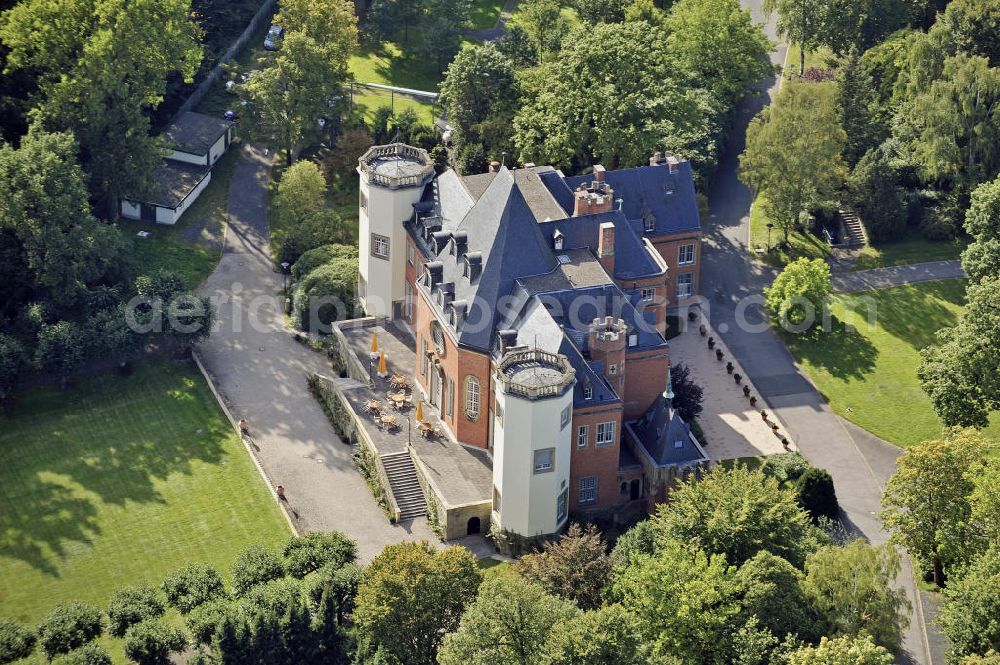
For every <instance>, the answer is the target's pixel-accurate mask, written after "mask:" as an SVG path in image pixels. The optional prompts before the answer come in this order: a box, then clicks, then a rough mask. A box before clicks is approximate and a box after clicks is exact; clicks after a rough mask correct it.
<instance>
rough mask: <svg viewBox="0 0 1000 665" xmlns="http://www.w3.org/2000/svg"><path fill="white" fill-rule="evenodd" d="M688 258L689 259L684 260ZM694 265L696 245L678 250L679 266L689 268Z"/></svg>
mask: <svg viewBox="0 0 1000 665" xmlns="http://www.w3.org/2000/svg"><path fill="white" fill-rule="evenodd" d="M685 256H687V258H684V257H685ZM693 263H694V245H693V244H692V245H681V246H680V247H678V248H677V265H679V266H689V265H692V264H693Z"/></svg>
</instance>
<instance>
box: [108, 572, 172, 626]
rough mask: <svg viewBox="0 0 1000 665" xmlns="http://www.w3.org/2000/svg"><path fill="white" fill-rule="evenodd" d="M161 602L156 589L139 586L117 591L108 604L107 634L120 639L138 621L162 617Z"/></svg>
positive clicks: (143, 585) (144, 585) (145, 585)
mask: <svg viewBox="0 0 1000 665" xmlns="http://www.w3.org/2000/svg"><path fill="white" fill-rule="evenodd" d="M163 611H164V608H163V601H161V600H160V596H159V594H158V593H157V592H156V589H154V588H153V587H151V586H149V585H147V584H141V585H138V586H127V587H122V588H121V589H118V590H117V591H115V592H114V593H113V594H112V595H111V602H110V603H109V604H108V632H109V633H111V634H112V635H114V636H115V637H121V636H122V635H124V634H125V631H126V630H128V629H129V628H130V627H132V626H134V625H135V624H137V623H139V622H140V621H145V620H146V619H155V618H157V617H161V616H163Z"/></svg>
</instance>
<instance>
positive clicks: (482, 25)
mask: <svg viewBox="0 0 1000 665" xmlns="http://www.w3.org/2000/svg"><path fill="white" fill-rule="evenodd" d="M503 4H504V0H472V7H471V16H470V17H469V28H471V29H472V30H489V29H490V28H492V27H493V26H494V25H496V24H497V20H498V19H499V18H500V10H501V9H503Z"/></svg>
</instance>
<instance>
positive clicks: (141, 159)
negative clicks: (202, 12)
mask: <svg viewBox="0 0 1000 665" xmlns="http://www.w3.org/2000/svg"><path fill="white" fill-rule="evenodd" d="M5 18H6V20H5V21H4V23H3V26H2V29H0V39H2V40H3V42H4V43H5V44H6V45H7V46H8V47H9V48H10V49H11V50H10V53H9V55H8V59H7V65H8V68H9V69H11V70H20V69H29V70H33V71H35V72H37V74H38V81H39V88H40V89H41V97H40V100H39V103H38V106H37V107H36V108H35V109H34V111H33V115H34V117H35V118H36V119H38V120H40V121H41V122H42V124H43V126H44V127H45V128H46V129H48V130H50V131H71V132H72V133H73V134H74V135H75V136H76V139H77V140H78V141H79V142H80V146H81V152H80V157H81V164H82V165H83V168H84V170H85V171H86V172H87V174H88V176H89V180H90V191H91V193H92V194H93V195H94V197H95V199H97V200H100V201H101V202H102V203H103V204H104V207H105V211H106V213H107V214H108V215H109V216H112V217H114V216H117V214H118V212H117V210H118V199H119V197H121V196H122V195H123V194H125V193H130V194H142V193H145V192H147V191H149V190H150V188H151V187H152V186H153V183H152V181H151V174H152V171H153V168H154V167H155V166H156V164H157V163H158V162H159V160H160V158H161V157H162V156H163V147H162V144H161V142H160V139H158V138H157V137H152V136H150V135H149V129H150V123H149V118H148V112H149V111H151V110H153V109H155V108H156V107H157V106H159V104H160V102H161V101H162V100H163V94H164V91H165V90H166V86H167V80H168V77H171V76H178V77H179V78H180V79H182V80H184V81H185V82H191V81H192V80H193V77H194V74H195V72H196V71H197V69H198V66H199V65H200V63H201V57H202V48H201V45H200V44H199V36H200V31H199V28H198V25H197V23H196V22H195V20H194V16H193V14H192V12H191V1H190V0H136V1H134V2H122V1H121V0H93V1H91V2H79V3H77V2H66V3H51V2H46V1H45V0H31V1H30V2H22V3H19V4H18V5H16V6H15V7H14V8H13V9H11V10H10V11H9V12H8V13H7V14H6V15H5ZM53 25H60V26H70V25H72V26H73V27H72V28H69V29H66V28H65V27H64V28H61V29H59V30H52V29H51V27H52V26H53Z"/></svg>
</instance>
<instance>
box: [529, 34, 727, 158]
mask: <svg viewBox="0 0 1000 665" xmlns="http://www.w3.org/2000/svg"><path fill="white" fill-rule="evenodd" d="M663 38H664V35H663V32H662V30H660V29H657V28H654V27H653V26H650V25H649V24H647V23H644V22H635V23H625V24H621V25H619V24H613V25H611V24H605V23H601V24H598V25H596V26H594V27H593V28H591V29H590V30H587V31H581V32H577V33H574V35H573V39H568V40H566V42H565V44H564V47H563V49H562V51H560V53H559V58H558V59H553V60H552V61H550V62H546V63H545V64H544V65H543V66H542V67H541V69H540V70H538V71H537V72H536V73H535V74H534V75H532V76H531V77H527V78H526V79H525V81H524V86H525V90H524V94H523V99H524V100H525V103H524V104H523V105H522V106H521V108H520V109H519V110H518V112H517V114H516V116H515V118H514V142H515V145H516V146H517V149H518V151H519V153H520V158H521V160H522V161H526V162H527V161H532V162H541V163H550V164H553V165H554V166H558V167H563V168H570V167H572V168H577V169H579V168H583V167H585V166H591V165H592V164H594V163H595V162H599V163H601V164H603V165H604V166H606V167H607V168H609V169H615V168H619V167H625V166H634V165H637V164H647V163H648V160H649V156H650V155H651V154H652V153H653V152H654V151H656V150H664V149H669V150H673V151H675V152H678V153H680V154H682V155H685V156H686V157H688V158H690V159H691V160H692V162H693V163H695V164H698V165H711V164H713V163H714V159H715V151H716V147H715V137H716V135H717V134H716V127H715V120H716V115H715V113H716V111H717V110H718V109H719V103H718V101H717V100H715V99H714V98H713V97H712V95H711V94H710V93H709V92H707V91H705V90H701V89H697V88H688V87H685V86H684V85H682V82H681V81H680V80H678V77H679V76H680V74H681V73H680V72H677V71H676V70H675V69H674V68H673V66H672V64H671V63H670V58H669V53H668V52H667V50H665V49H663V48H662V42H663ZM640 53H641V54H642V57H636V55H635V54H640ZM581 81H588V82H590V83H589V84H588V85H581V84H580V82H581ZM706 168H708V166H706Z"/></svg>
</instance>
